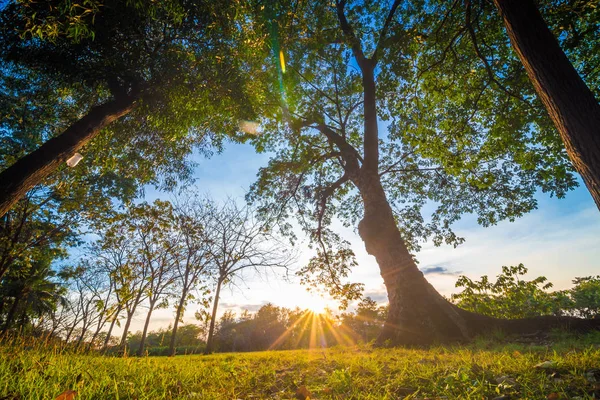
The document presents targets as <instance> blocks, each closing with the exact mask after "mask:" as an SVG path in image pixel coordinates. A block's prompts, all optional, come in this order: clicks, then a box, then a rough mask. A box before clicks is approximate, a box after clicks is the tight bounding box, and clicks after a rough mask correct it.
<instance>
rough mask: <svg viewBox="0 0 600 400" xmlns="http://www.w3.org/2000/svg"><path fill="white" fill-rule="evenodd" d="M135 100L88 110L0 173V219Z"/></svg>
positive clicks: (129, 109)
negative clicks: (81, 116)
mask: <svg viewBox="0 0 600 400" xmlns="http://www.w3.org/2000/svg"><path fill="white" fill-rule="evenodd" d="M135 101H136V98H135V97H123V98H121V99H117V100H113V101H109V102H107V103H104V104H102V105H99V106H96V107H94V108H92V110H91V111H90V112H89V113H88V114H87V115H85V116H84V117H83V118H81V119H80V120H78V121H77V122H75V123H74V124H73V125H71V126H70V127H69V128H67V130H65V131H64V132H63V133H62V134H60V135H59V136H57V137H55V138H52V139H50V140H48V141H47V142H45V143H44V144H43V145H42V146H40V147H39V148H38V149H36V150H35V151H33V152H32V153H30V154H28V155H26V156H24V157H22V158H21V159H19V160H18V161H17V162H16V163H14V164H13V165H11V166H10V167H8V168H7V169H5V170H4V171H2V173H0V217H1V216H3V215H4V214H5V213H6V212H7V211H8V210H9V209H10V208H11V207H12V206H13V205H14V204H15V203H16V202H17V201H18V200H19V199H20V198H22V197H23V196H24V195H25V193H27V192H28V191H29V190H31V189H32V188H33V187H34V186H36V185H38V184H40V183H41V182H43V180H44V178H46V177H47V176H48V175H50V174H51V173H52V172H54V171H55V170H56V169H57V168H58V167H59V165H60V164H62V163H63V162H65V161H67V160H68V159H69V158H70V157H71V156H73V154H75V153H76V152H77V151H78V150H80V149H81V148H82V147H83V146H84V145H85V144H86V143H88V142H89V141H90V140H92V139H93V138H94V137H95V136H96V135H97V134H98V133H99V132H100V131H101V130H102V129H103V128H104V127H105V126H107V125H109V124H110V123H111V122H113V121H115V120H116V119H118V118H120V117H122V116H123V115H126V114H127V113H129V112H130V111H131V110H132V109H133V108H134V106H135Z"/></svg>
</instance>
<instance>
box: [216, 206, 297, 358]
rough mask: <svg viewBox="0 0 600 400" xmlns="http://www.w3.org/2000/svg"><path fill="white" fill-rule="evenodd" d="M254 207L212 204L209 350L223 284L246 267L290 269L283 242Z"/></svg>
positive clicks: (240, 273) (230, 280)
mask: <svg viewBox="0 0 600 400" xmlns="http://www.w3.org/2000/svg"><path fill="white" fill-rule="evenodd" d="M254 213H255V211H254V209H252V208H250V207H241V206H239V205H237V203H236V202H235V201H234V200H232V199H230V200H228V201H226V202H225V203H224V204H223V205H221V206H217V205H214V204H213V205H212V207H211V210H210V212H209V216H208V218H207V222H206V227H205V230H206V232H207V233H208V235H209V239H208V240H209V242H210V247H209V250H208V251H209V254H210V257H211V263H212V265H213V270H214V272H213V274H214V276H215V280H216V287H215V292H214V298H213V306H212V315H211V321H210V328H209V331H208V338H207V341H206V353H210V352H212V350H213V334H214V330H215V322H216V318H217V310H218V307H219V298H220V295H221V288H222V287H223V285H227V284H232V283H234V282H235V280H236V279H242V277H243V273H244V272H245V271H246V270H249V269H252V270H254V271H256V272H258V271H260V270H261V269H266V268H279V267H282V268H287V267H288V266H289V264H290V263H291V261H292V257H291V253H289V252H288V251H287V250H288V249H286V248H285V247H284V246H283V244H282V243H281V242H279V241H278V240H277V238H276V237H275V236H274V235H273V234H272V231H270V230H269V229H268V226H267V225H266V223H265V222H264V221H261V220H259V219H258V218H257V217H256V215H255V214H254Z"/></svg>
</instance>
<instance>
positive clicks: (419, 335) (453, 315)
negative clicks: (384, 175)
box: [356, 173, 470, 345]
mask: <svg viewBox="0 0 600 400" xmlns="http://www.w3.org/2000/svg"><path fill="white" fill-rule="evenodd" d="M356 186H357V187H358V188H359V191H360V193H361V196H362V200H363V203H364V209H365V213H364V217H363V219H362V220H361V222H360V223H359V225H358V231H359V234H360V237H361V239H362V240H363V242H364V243H365V247H366V250H367V252H368V253H369V254H371V255H373V256H375V259H376V260H377V263H378V264H379V268H380V271H381V276H382V277H383V280H384V284H385V286H386V289H387V292H388V298H389V311H388V315H387V320H386V322H385V325H384V328H383V330H382V332H381V334H380V336H379V338H378V342H379V343H381V344H383V343H385V342H389V343H390V344H401V345H418V344H429V343H432V342H436V341H437V342H446V341H455V340H465V339H467V338H469V336H470V335H469V330H468V327H467V325H466V322H465V320H464V319H463V318H462V317H461V315H460V313H459V311H458V309H457V308H456V307H455V306H454V305H453V304H451V303H449V302H448V301H447V300H446V299H444V298H443V297H442V296H441V295H440V294H439V293H438V292H437V291H436V290H435V289H434V288H433V286H431V284H430V283H429V282H427V280H426V279H425V277H424V276H423V273H422V272H421V271H419V269H418V268H417V264H416V263H415V261H414V259H413V256H412V255H411V254H410V253H409V251H408V249H407V247H406V244H405V242H404V240H403V239H402V237H401V235H400V231H399V230H398V227H397V226H396V221H395V219H394V214H393V212H392V209H391V207H390V205H389V203H388V201H387V199H386V196H385V192H384V190H383V187H382V186H381V182H380V180H379V177H378V176H377V174H372V173H363V174H362V175H361V176H360V178H359V179H358V180H357V182H356Z"/></svg>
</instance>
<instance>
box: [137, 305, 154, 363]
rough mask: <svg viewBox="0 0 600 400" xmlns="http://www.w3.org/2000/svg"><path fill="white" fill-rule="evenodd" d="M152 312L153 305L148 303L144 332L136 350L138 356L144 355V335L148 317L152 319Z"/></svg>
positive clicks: (146, 331)
mask: <svg viewBox="0 0 600 400" xmlns="http://www.w3.org/2000/svg"><path fill="white" fill-rule="evenodd" d="M153 310H154V303H150V309H149V310H148V314H147V315H146V322H145V323H144V331H143V332H142V339H141V340H140V347H139V348H138V352H137V354H138V356H139V357H141V356H143V355H144V345H145V343H146V335H147V334H148V326H149V325H150V317H152V311H153Z"/></svg>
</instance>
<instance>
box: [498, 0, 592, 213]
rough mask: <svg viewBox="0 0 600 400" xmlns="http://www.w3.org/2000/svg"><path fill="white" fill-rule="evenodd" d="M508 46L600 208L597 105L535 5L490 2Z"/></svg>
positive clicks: (521, 0)
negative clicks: (499, 15)
mask: <svg viewBox="0 0 600 400" xmlns="http://www.w3.org/2000/svg"><path fill="white" fill-rule="evenodd" d="M494 4H495V5H496V7H497V8H498V10H499V11H500V14H501V15H502V18H503V19H504V24H505V25H506V30H507V32H508V36H509V37H510V41H511V43H512V45H513V47H514V49H515V50H516V52H517V55H518V56H519V58H520V59H521V62H522V63H523V65H524V66H525V70H526V71H527V74H528V75H529V78H530V79H531V81H532V82H533V86H534V87H535V90H536V92H537V94H538V95H539V96H540V99H541V100H542V103H544V106H545V107H546V109H547V110H548V114H549V115H550V118H551V119H552V121H553V122H554V125H556V128H557V129H558V131H559V133H560V136H561V138H562V140H563V142H564V144H565V147H566V149H567V154H568V155H569V158H570V159H571V162H572V163H573V166H574V167H575V169H576V170H577V172H579V173H580V174H581V177H582V178H583V181H584V182H585V184H586V186H587V188H588V190H589V191H590V193H591V195H592V197H593V199H594V201H595V202H596V206H597V207H598V208H599V209H600V105H599V104H598V101H597V100H596V98H595V97H594V94H593V93H592V91H591V90H590V89H589V88H588V87H587V86H586V84H585V82H584V81H583V79H581V77H580V76H579V74H578V73H577V71H576V70H575V68H574V67H573V65H572V64H571V62H570V61H569V59H568V58H567V56H566V55H565V53H564V52H563V51H562V49H561V48H560V46H559V44H558V41H557V40H556V38H555V37H554V35H553V34H552V32H551V31H550V29H548V25H547V24H546V22H545V21H544V19H543V18H542V16H541V14H540V12H539V10H538V9H537V7H536V5H535V3H534V1H533V0H494Z"/></svg>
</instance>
